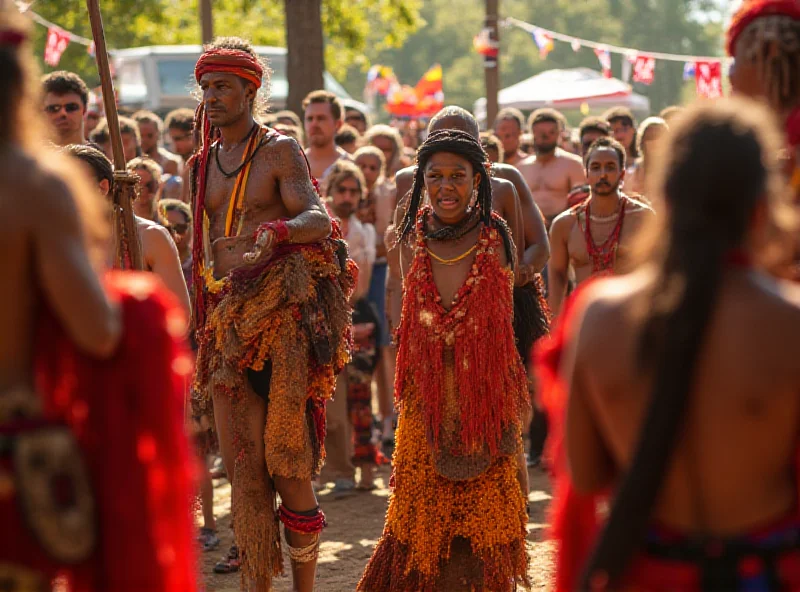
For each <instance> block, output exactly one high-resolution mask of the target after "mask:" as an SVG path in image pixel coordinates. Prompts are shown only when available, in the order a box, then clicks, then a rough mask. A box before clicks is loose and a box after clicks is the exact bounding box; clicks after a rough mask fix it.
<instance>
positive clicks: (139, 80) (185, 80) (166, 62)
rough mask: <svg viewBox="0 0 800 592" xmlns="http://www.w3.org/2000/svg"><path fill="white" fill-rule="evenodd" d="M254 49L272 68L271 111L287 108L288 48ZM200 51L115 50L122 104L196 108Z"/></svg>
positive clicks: (331, 82)
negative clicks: (196, 73)
mask: <svg viewBox="0 0 800 592" xmlns="http://www.w3.org/2000/svg"><path fill="white" fill-rule="evenodd" d="M255 50H256V52H257V53H258V55H260V56H261V57H263V58H266V59H267V61H268V62H269V66H270V68H271V69H272V75H271V77H270V107H271V111H273V112H274V111H278V110H280V109H284V108H285V105H286V97H287V95H288V93H289V83H288V81H287V80H286V48H284V47H269V46H256V47H255ZM201 52H202V47H201V46H200V45H151V46H147V47H134V48H131V49H122V50H115V51H114V52H113V56H112V57H113V60H114V68H115V74H116V84H115V87H116V90H117V94H118V96H119V103H120V105H121V106H124V107H130V108H132V109H149V110H150V111H155V112H156V113H159V114H161V115H164V114H165V113H167V112H168V111H171V110H172V109H177V108H179V107H190V108H194V107H195V106H196V105H197V101H196V100H195V99H194V98H193V97H192V95H191V94H190V93H191V92H192V90H193V89H194V88H195V86H196V85H195V80H194V65H195V64H196V63H197V60H198V58H199V57H200V53H201ZM324 76H325V89H326V90H329V91H331V92H333V93H334V94H336V95H337V96H339V97H341V98H342V99H347V101H346V102H347V103H357V101H353V99H352V98H351V97H350V95H349V94H348V93H347V91H346V90H345V89H344V87H342V85H341V84H339V83H338V82H337V81H336V80H335V79H334V78H333V76H331V75H330V74H329V73H328V72H325V75H324ZM364 107H366V105H365V106H364Z"/></svg>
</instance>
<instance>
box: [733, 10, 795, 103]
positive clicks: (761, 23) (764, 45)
mask: <svg viewBox="0 0 800 592" xmlns="http://www.w3.org/2000/svg"><path fill="white" fill-rule="evenodd" d="M736 59H737V60H741V61H747V62H751V63H755V64H756V67H757V68H758V71H759V74H760V77H761V80H762V81H763V84H764V87H765V90H766V93H767V100H768V101H769V103H770V105H771V106H772V107H773V109H777V110H780V111H785V110H791V109H792V108H793V107H795V106H797V101H798V97H800V20H797V19H793V18H791V17H788V16H783V15H780V14H777V15H769V16H763V17H761V18H757V19H755V20H754V21H753V22H752V23H750V24H749V25H748V26H747V27H746V28H745V29H744V30H743V31H742V33H741V35H740V37H739V39H738V40H737V44H736Z"/></svg>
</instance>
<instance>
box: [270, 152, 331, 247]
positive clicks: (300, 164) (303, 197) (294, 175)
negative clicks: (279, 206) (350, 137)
mask: <svg viewBox="0 0 800 592" xmlns="http://www.w3.org/2000/svg"><path fill="white" fill-rule="evenodd" d="M268 158H270V159H273V162H271V163H270V164H271V165H272V166H273V167H274V169H273V170H276V171H278V172H277V175H278V187H279V189H280V193H281V200H282V201H283V205H284V207H285V208H286V210H287V212H288V213H289V217H290V218H291V219H290V220H289V221H288V222H287V223H286V226H287V227H288V229H289V241H290V242H293V243H313V242H317V241H321V240H322V239H324V238H327V237H328V236H329V235H330V233H331V219H330V218H329V217H328V213H327V212H326V211H325V208H324V207H323V205H322V202H321V201H320V198H319V195H317V192H316V191H315V190H314V185H313V184H312V183H311V176H310V174H309V172H308V165H307V164H306V159H305V156H304V155H303V153H302V151H301V150H300V146H299V145H298V143H297V142H296V141H295V140H294V138H289V137H284V138H279V139H278V140H276V141H275V144H274V148H273V150H272V151H271V152H270V153H269V156H268Z"/></svg>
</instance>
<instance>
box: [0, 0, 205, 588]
mask: <svg viewBox="0 0 800 592" xmlns="http://www.w3.org/2000/svg"><path fill="white" fill-rule="evenodd" d="M37 78H38V77H37V76H36V74H35V67H34V66H33V56H32V54H31V50H30V44H29V32H28V27H27V23H26V19H23V18H22V17H20V15H19V14H18V13H16V11H12V10H10V9H5V10H3V9H0V109H2V113H3V115H4V120H3V126H2V129H0V153H2V155H3V158H2V159H0V171H2V175H3V178H4V179H6V181H5V182H4V183H3V185H2V188H0V245H2V248H0V264H1V265H2V269H3V272H4V280H5V281H4V282H3V290H2V292H0V524H2V537H0V582H2V584H0V587H2V588H3V589H4V590H34V591H45V590H51V589H52V585H53V582H54V581H56V580H57V581H58V582H59V587H60V588H65V589H68V590H70V592H108V591H111V590H113V591H114V592H141V591H142V590H148V591H155V592H167V591H173V590H181V591H187V592H193V591H194V590H195V589H196V585H195V574H196V569H197V566H196V563H195V559H194V553H193V547H194V545H193V540H192V538H193V528H192V518H191V509H190V502H191V464H190V463H189V462H188V460H189V456H188V446H187V442H186V438H185V435H184V432H183V427H184V422H183V409H184V400H183V397H182V394H181V393H182V390H181V385H182V383H183V382H184V381H185V380H186V379H187V377H188V375H189V374H190V372H191V362H190V361H189V360H188V358H186V357H185V355H184V354H183V351H182V349H183V346H182V342H183V332H184V328H185V317H184V314H183V313H182V312H181V311H180V310H179V308H178V307H177V303H176V302H175V301H174V299H173V298H172V297H171V296H170V295H169V294H168V293H167V292H166V290H165V288H163V287H162V286H161V284H160V283H159V282H157V280H155V279H153V278H152V277H151V276H148V275H144V274H138V273H122V272H115V273H109V274H107V275H106V276H105V279H104V281H101V279H100V277H99V275H98V271H99V270H102V263H101V261H102V259H103V255H104V253H105V245H104V241H105V240H106V238H105V237H106V236H107V234H108V232H107V230H108V229H107V224H106V222H105V219H104V217H103V215H102V211H103V210H102V208H103V202H102V200H100V199H98V198H97V194H96V191H93V190H92V189H91V188H90V187H88V186H87V185H84V184H82V183H81V179H79V178H77V177H76V174H75V172H74V171H75V167H74V164H72V163H68V162H66V161H65V159H63V158H62V157H61V156H60V155H58V154H54V153H51V152H50V151H49V150H48V149H47V148H46V146H45V142H44V139H43V134H42V133H41V132H42V129H43V127H42V125H41V122H40V121H39V115H38V106H39V105H40V104H41V103H40V101H39V98H38V97H37V96H36V94H37V91H36V90H35V89H36V86H37V85H36V82H35V81H36V80H37ZM21 196H24V199H20V197H21ZM143 368H147V372H142V369H143Z"/></svg>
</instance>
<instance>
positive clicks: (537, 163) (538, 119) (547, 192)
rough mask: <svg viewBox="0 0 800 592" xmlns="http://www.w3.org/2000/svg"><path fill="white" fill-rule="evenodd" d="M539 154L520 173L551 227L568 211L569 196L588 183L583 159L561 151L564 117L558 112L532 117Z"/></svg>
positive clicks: (545, 111) (520, 166)
mask: <svg viewBox="0 0 800 592" xmlns="http://www.w3.org/2000/svg"><path fill="white" fill-rule="evenodd" d="M529 127H530V129H531V131H532V132H533V148H534V152H535V154H533V155H531V156H528V157H527V158H525V159H524V160H523V161H521V162H520V163H519V164H518V165H517V168H518V169H519V171H520V173H522V176H523V177H524V178H525V181H526V182H527V183H528V187H530V189H531V193H532V194H533V200H534V201H535V202H536V205H538V206H539V209H540V210H541V211H542V215H543V216H544V218H545V223H546V224H547V226H548V227H549V226H550V224H552V222H553V220H554V219H555V217H556V216H558V215H559V214H560V213H561V212H563V211H564V210H565V209H567V195H568V194H569V192H570V191H571V190H572V189H573V188H575V187H576V186H579V185H583V184H584V183H585V182H586V180H585V177H584V174H583V167H582V165H581V159H580V157H578V156H576V155H574V154H570V153H569V152H567V151H565V150H562V149H561V148H559V147H558V141H559V139H560V137H561V131H562V130H563V128H564V117H563V116H562V115H561V113H559V112H558V111H555V110H554V109H539V110H538V111H534V112H533V113H532V114H531V117H530V120H529Z"/></svg>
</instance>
